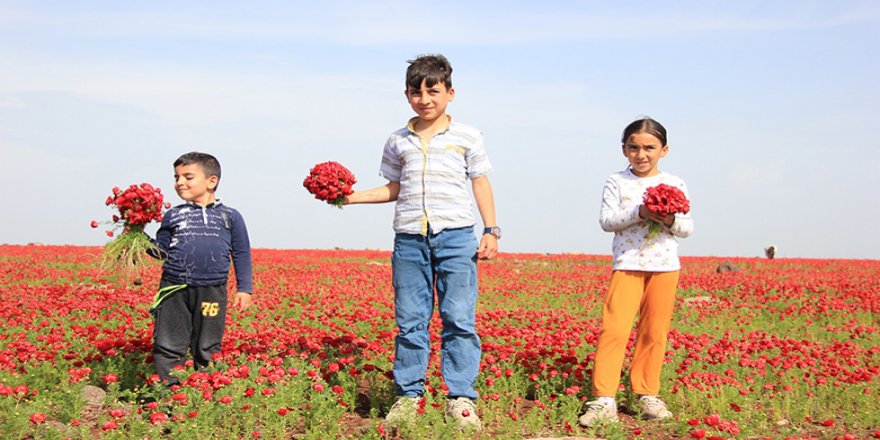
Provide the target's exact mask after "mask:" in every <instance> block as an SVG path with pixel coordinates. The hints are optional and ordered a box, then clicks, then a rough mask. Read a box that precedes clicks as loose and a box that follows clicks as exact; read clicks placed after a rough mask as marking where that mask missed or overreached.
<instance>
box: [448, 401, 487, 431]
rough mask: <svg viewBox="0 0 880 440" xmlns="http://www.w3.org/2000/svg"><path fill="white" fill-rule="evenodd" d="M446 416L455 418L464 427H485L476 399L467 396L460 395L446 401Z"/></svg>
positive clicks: (475, 428)
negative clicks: (475, 405) (481, 420)
mask: <svg viewBox="0 0 880 440" xmlns="http://www.w3.org/2000/svg"><path fill="white" fill-rule="evenodd" d="M446 416H447V417H449V418H451V419H452V420H455V422H456V423H458V426H459V427H460V428H462V429H466V428H473V429H474V430H476V431H480V430H481V429H483V424H482V423H481V422H480V417H479V416H477V409H476V408H475V407H474V401H473V400H471V399H468V398H467V397H459V398H456V399H452V400H450V401H448V402H446Z"/></svg>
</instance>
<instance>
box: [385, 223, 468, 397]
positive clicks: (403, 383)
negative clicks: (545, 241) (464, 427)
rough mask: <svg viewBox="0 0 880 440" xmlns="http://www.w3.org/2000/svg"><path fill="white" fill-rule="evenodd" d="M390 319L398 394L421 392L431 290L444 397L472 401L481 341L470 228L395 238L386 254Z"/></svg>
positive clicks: (428, 347)
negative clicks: (391, 295) (437, 322)
mask: <svg viewBox="0 0 880 440" xmlns="http://www.w3.org/2000/svg"><path fill="white" fill-rule="evenodd" d="M391 266H392V272H393V282H394V318H395V320H396V321H397V328H398V329H399V330H400V333H399V334H398V335H397V338H396V339H395V343H394V349H395V356H394V381H395V382H396V384H397V394H398V395H400V396H407V397H416V396H420V395H422V394H424V392H425V373H426V372H427V369H428V357H429V355H430V353H431V338H430V335H429V333H428V325H429V320H430V319H431V315H432V314H433V313H434V288H435V286H436V289H437V303H438V304H439V307H440V318H441V320H442V323H443V331H442V333H441V341H442V345H441V362H442V365H441V370H440V371H441V372H442V373H443V379H444V380H445V381H446V386H447V387H448V388H449V397H450V398H454V397H468V398H471V399H476V398H477V392H476V390H474V382H476V380H477V374H478V373H479V366H480V356H481V354H482V351H481V349H480V337H479V336H477V331H476V329H475V321H476V319H475V316H474V315H475V313H476V310H475V309H476V305H477V238H476V237H475V236H474V229H473V227H467V228H458V229H445V230H443V231H440V232H439V233H437V234H434V233H433V232H432V231H430V230H429V231H428V235H427V236H422V235H417V234H397V235H396V236H395V237H394V253H393V254H392V256H391Z"/></svg>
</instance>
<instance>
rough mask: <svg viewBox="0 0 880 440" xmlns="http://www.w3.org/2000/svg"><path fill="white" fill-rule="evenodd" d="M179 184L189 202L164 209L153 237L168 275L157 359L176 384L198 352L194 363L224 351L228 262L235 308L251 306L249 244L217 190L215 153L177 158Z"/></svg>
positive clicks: (159, 309) (158, 309)
mask: <svg viewBox="0 0 880 440" xmlns="http://www.w3.org/2000/svg"><path fill="white" fill-rule="evenodd" d="M174 182H175V183H174V189H175V190H176V191H177V195H179V196H180V198H181V199H183V200H184V201H185V202H186V203H184V204H182V205H178V206H175V207H173V208H171V209H170V210H168V212H167V213H165V216H164V218H163V220H162V225H161V226H160V227H159V231H158V232H156V240H155V241H154V243H155V245H156V247H157V248H158V252H154V254H156V255H154V256H156V257H158V258H162V259H164V260H165V263H164V264H163V265H162V280H161V282H160V284H159V292H158V293H157V294H156V297H155V299H154V302H153V307H152V308H151V309H150V311H151V312H152V313H153V316H154V317H155V324H154V328H153V362H154V364H155V366H156V373H157V374H158V375H159V377H160V378H161V379H162V380H163V381H165V382H167V383H168V385H172V384H175V383H177V382H178V380H177V379H176V378H174V377H173V376H171V375H170V372H171V370H172V369H174V368H175V367H177V366H180V365H183V364H184V363H185V362H186V352H187V350H188V349H191V350H192V355H193V361H194V363H195V367H196V368H202V367H205V366H207V365H208V363H209V362H211V360H212V355H213V354H215V353H219V352H220V349H221V342H222V340H223V331H224V328H225V326H226V302H227V294H226V283H227V278H228V276H229V263H230V260H231V262H232V263H233V265H234V266H235V279H236V283H237V287H238V291H237V293H236V294H235V299H234V300H233V306H234V307H238V309H239V310H240V311H244V310H247V308H248V307H250V306H251V304H253V298H252V296H251V294H252V293H253V284H252V276H251V246H250V240H249V239H248V233H247V228H246V227H245V224H244V219H243V218H242V216H241V214H239V212H238V211H236V210H235V209H232V208H230V207H228V206H226V205H223V204H221V203H220V200H219V199H217V198H216V197H215V195H214V193H215V191H216V190H217V185H218V184H219V182H220V163H219V162H218V161H217V159H216V158H215V157H214V156H211V155H210V154H205V153H198V152H191V153H186V154H184V155H182V156H180V157H179V158H178V159H177V160H176V161H174Z"/></svg>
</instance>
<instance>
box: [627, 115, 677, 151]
mask: <svg viewBox="0 0 880 440" xmlns="http://www.w3.org/2000/svg"><path fill="white" fill-rule="evenodd" d="M639 132H645V133H648V134H650V135H653V136H654V137H656V138H657V139H660V142H661V143H662V144H663V146H665V145H666V144H667V142H666V128H664V127H663V125H662V124H660V123H659V122H657V121H655V120H653V119H651V118H648V117H645V118H642V119H639V120H636V121H633V122H632V123H630V124H629V125H627V126H626V128H624V129H623V139H622V140H621V142H623V143H624V144H626V141H627V140H628V139H629V137H630V136H632V135H634V134H636V133H639Z"/></svg>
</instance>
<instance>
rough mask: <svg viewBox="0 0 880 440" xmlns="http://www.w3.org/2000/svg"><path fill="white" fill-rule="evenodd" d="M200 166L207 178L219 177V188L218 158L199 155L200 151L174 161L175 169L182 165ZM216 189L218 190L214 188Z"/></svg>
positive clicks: (218, 180)
mask: <svg viewBox="0 0 880 440" xmlns="http://www.w3.org/2000/svg"><path fill="white" fill-rule="evenodd" d="M192 164H198V165H200V166H201V167H202V171H204V172H205V176H207V177H211V176H217V182H218V186H219V182H220V162H219V161H218V160H217V158H216V157H214V156H211V155H210V154H208V153H199V152H198V151H191V152H189V153H186V154H183V155H181V156H180V157H178V158H177V160H175V161H174V168H177V167H179V166H180V165H192ZM214 189H216V188H214Z"/></svg>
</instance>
